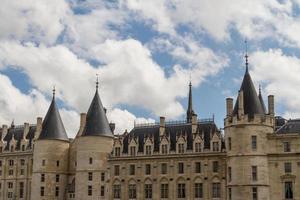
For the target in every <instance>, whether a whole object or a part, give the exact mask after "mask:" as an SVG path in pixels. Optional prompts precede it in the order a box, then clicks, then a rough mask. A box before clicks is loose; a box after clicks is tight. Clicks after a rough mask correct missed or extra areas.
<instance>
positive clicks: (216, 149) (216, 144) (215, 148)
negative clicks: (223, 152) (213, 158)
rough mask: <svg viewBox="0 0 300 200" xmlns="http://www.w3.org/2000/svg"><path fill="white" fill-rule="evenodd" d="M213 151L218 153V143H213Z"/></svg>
mask: <svg viewBox="0 0 300 200" xmlns="http://www.w3.org/2000/svg"><path fill="white" fill-rule="evenodd" d="M213 151H219V142H213Z"/></svg>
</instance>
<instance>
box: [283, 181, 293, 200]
mask: <svg viewBox="0 0 300 200" xmlns="http://www.w3.org/2000/svg"><path fill="white" fill-rule="evenodd" d="M284 196H285V199H293V198H294V193H293V183H292V182H291V181H287V182H284Z"/></svg>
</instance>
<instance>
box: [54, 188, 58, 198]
mask: <svg viewBox="0 0 300 200" xmlns="http://www.w3.org/2000/svg"><path fill="white" fill-rule="evenodd" d="M55 196H56V197H58V196H59V187H55Z"/></svg>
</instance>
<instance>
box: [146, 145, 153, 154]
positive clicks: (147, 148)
mask: <svg viewBox="0 0 300 200" xmlns="http://www.w3.org/2000/svg"><path fill="white" fill-rule="evenodd" d="M151 154H152V148H151V145H147V146H146V155H151Z"/></svg>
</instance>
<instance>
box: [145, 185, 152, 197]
mask: <svg viewBox="0 0 300 200" xmlns="http://www.w3.org/2000/svg"><path fill="white" fill-rule="evenodd" d="M145 199H152V184H145Z"/></svg>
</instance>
